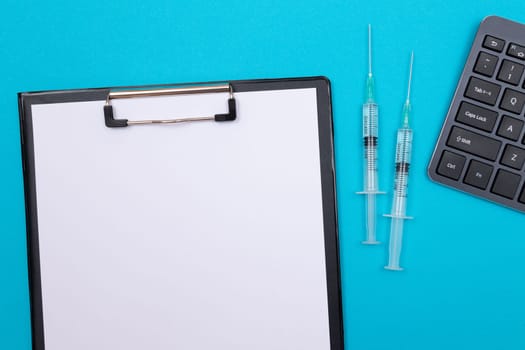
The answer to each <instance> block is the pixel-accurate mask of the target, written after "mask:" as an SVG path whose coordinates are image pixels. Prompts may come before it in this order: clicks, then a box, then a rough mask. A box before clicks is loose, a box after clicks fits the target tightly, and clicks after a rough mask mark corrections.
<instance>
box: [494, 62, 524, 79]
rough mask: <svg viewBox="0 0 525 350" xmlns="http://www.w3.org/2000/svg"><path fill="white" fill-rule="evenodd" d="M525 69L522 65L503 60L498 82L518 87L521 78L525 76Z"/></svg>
mask: <svg viewBox="0 0 525 350" xmlns="http://www.w3.org/2000/svg"><path fill="white" fill-rule="evenodd" d="M523 68H524V66H523V65H521V64H518V63H514V62H512V61H509V60H503V63H502V64H501V68H500V69H499V73H498V80H501V81H504V82H506V83H509V84H512V85H518V84H519V83H520V79H521V76H522V75H523Z"/></svg>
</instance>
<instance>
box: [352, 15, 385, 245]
mask: <svg viewBox="0 0 525 350" xmlns="http://www.w3.org/2000/svg"><path fill="white" fill-rule="evenodd" d="M366 95H367V98H366V102H365V103H364V104H363V142H364V156H365V159H364V165H363V170H364V171H363V181H364V190H363V191H362V192H358V194H364V195H366V240H364V241H363V244H379V241H377V239H376V216H377V214H376V198H375V196H376V195H377V194H384V193H385V192H381V191H379V190H378V179H377V144H378V137H377V135H378V130H377V129H378V125H377V123H378V120H377V119H378V111H377V110H378V109H377V104H376V102H375V100H374V77H373V76H372V29H371V26H370V24H369V25H368V77H367V79H366Z"/></svg>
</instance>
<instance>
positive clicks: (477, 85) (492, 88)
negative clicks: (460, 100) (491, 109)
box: [465, 77, 501, 106]
mask: <svg viewBox="0 0 525 350" xmlns="http://www.w3.org/2000/svg"><path fill="white" fill-rule="evenodd" d="M500 90H501V87H500V86H499V85H497V84H494V83H490V82H488V81H485V80H482V79H478V78H475V77H471V78H470V81H469V83H468V85H467V90H466V91H465V96H467V97H470V98H471V99H473V100H476V101H479V102H483V103H486V104H489V105H491V106H494V105H495V104H496V100H497V99H498V95H499V92H500Z"/></svg>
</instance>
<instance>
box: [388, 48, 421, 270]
mask: <svg viewBox="0 0 525 350" xmlns="http://www.w3.org/2000/svg"><path fill="white" fill-rule="evenodd" d="M413 64H414V52H412V55H411V56H410V73H409V78H408V92H407V99H406V101H405V104H404V105H403V125H402V126H401V128H400V129H398V131H397V143H396V172H395V182H394V196H393V201H392V211H391V213H390V214H387V215H385V216H388V217H390V218H392V223H391V227H390V244H389V247H388V265H387V266H385V269H387V270H394V271H401V270H403V269H402V268H401V267H400V266H399V259H400V256H401V245H402V243H403V223H404V220H406V219H412V218H411V217H409V216H406V205H407V187H408V169H409V167H410V158H411V156H412V129H410V126H409V124H408V119H409V116H410V107H411V106H410V84H411V82H412V65H413Z"/></svg>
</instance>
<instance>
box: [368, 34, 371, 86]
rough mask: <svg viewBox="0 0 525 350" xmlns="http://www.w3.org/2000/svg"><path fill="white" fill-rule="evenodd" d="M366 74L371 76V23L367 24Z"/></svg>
mask: <svg viewBox="0 0 525 350" xmlns="http://www.w3.org/2000/svg"><path fill="white" fill-rule="evenodd" d="M368 76H369V77H371V76H372V25H371V24H368Z"/></svg>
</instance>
